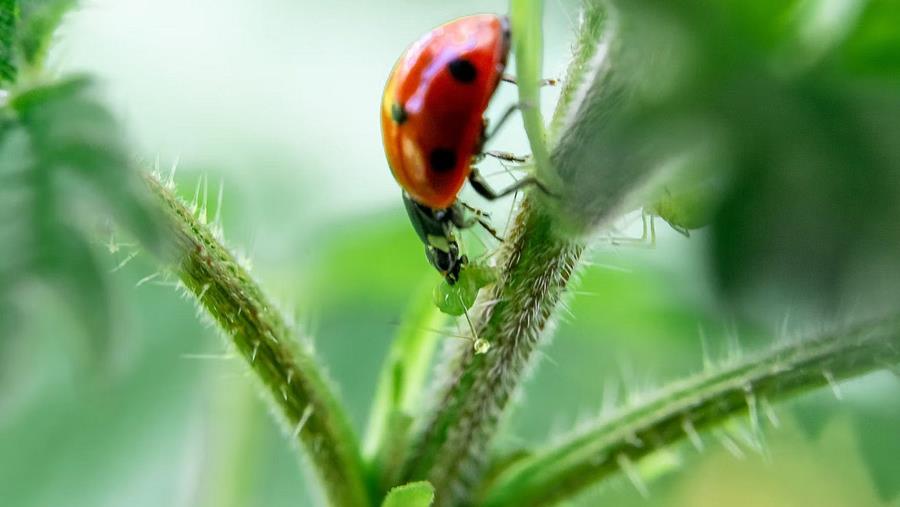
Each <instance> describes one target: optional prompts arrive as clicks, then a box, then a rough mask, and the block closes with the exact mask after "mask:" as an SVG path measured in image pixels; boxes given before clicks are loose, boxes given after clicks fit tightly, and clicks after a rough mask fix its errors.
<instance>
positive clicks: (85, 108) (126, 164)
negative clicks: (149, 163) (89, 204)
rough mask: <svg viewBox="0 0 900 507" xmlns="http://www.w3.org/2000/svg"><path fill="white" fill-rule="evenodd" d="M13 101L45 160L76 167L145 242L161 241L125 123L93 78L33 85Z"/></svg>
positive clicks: (51, 164) (59, 166)
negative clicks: (97, 90)
mask: <svg viewBox="0 0 900 507" xmlns="http://www.w3.org/2000/svg"><path fill="white" fill-rule="evenodd" d="M11 105H12V107H13V108H14V109H15V110H16V111H17V112H18V113H19V116H20V119H21V122H22V124H23V125H25V127H26V128H27V129H28V131H29V133H30V135H31V138H32V142H33V143H34V146H35V151H36V153H37V154H38V156H39V157H41V161H40V164H41V165H42V166H48V167H53V168H55V169H56V170H71V171H73V173H74V176H75V177H76V178H78V179H81V180H82V181H85V182H87V183H88V184H90V185H91V186H92V187H93V189H94V191H96V193H97V195H96V197H98V198H99V199H100V200H101V201H102V202H104V203H105V204H106V206H107V207H108V208H109V209H110V210H111V211H112V212H113V214H114V215H115V217H116V218H117V219H118V220H119V221H121V222H122V223H124V224H125V225H126V226H127V227H128V228H130V229H131V231H132V232H134V233H135V234H136V235H137V236H138V237H139V238H140V239H141V240H142V242H143V243H144V244H145V245H147V246H149V247H151V248H153V249H158V250H159V249H161V248H162V247H163V245H162V241H161V238H162V233H161V229H160V219H159V216H158V212H157V210H156V208H155V207H154V205H153V204H152V203H151V201H150V200H149V197H148V195H147V193H146V191H145V188H144V187H143V185H142V184H141V182H140V179H139V177H138V173H137V171H136V170H135V168H134V166H133V163H132V162H131V159H130V157H129V155H128V153H127V150H126V148H125V143H124V140H123V139H122V134H121V126H120V125H119V123H118V122H117V121H116V119H115V118H114V117H113V116H112V114H111V113H110V112H109V110H108V109H107V108H106V107H105V106H104V105H103V104H102V103H101V102H100V101H99V100H98V99H97V97H96V96H95V86H94V84H93V82H92V81H91V80H90V79H88V78H86V77H83V76H80V77H74V78H70V79H67V80H64V81H61V82H58V83H55V84H52V85H48V86H41V87H38V88H34V89H32V90H29V91H27V92H25V93H23V94H21V95H18V96H16V97H15V98H14V99H13V100H12V102H11Z"/></svg>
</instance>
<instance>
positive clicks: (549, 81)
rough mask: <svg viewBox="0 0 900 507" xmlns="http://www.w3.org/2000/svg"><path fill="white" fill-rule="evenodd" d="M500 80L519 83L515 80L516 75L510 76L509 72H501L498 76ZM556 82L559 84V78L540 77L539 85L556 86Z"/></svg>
mask: <svg viewBox="0 0 900 507" xmlns="http://www.w3.org/2000/svg"><path fill="white" fill-rule="evenodd" d="M500 80H501V81H504V82H506V83H512V84H514V85H518V84H519V82H518V81H517V80H516V77H515V76H511V75H509V74H503V76H502V77H501V78H500ZM558 84H559V79H556V78H552V77H551V78H547V79H541V82H540V85H541V86H556V85H558Z"/></svg>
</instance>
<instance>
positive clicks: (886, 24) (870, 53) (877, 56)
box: [834, 0, 900, 83]
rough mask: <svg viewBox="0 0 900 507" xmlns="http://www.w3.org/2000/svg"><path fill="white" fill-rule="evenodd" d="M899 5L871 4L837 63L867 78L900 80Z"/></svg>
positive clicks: (891, 0)
mask: <svg viewBox="0 0 900 507" xmlns="http://www.w3.org/2000/svg"><path fill="white" fill-rule="evenodd" d="M898 25H900V2H896V1H895V0H870V1H869V2H866V3H865V8H864V10H863V12H862V14H861V15H860V18H859V22H858V23H856V25H855V26H854V27H853V29H852V31H851V33H850V34H849V35H848V37H847V39H846V41H845V42H844V44H843V45H842V46H841V47H840V48H839V49H838V51H837V53H836V55H835V56H834V60H836V63H837V65H839V66H841V67H842V68H843V69H845V70H848V71H850V72H853V73H855V74H859V75H861V76H867V77H880V78H889V79H891V80H893V81H894V82H895V83H896V82H897V81H898V80H900V31H898V30H897V26H898Z"/></svg>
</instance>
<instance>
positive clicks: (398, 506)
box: [381, 481, 434, 507]
mask: <svg viewBox="0 0 900 507" xmlns="http://www.w3.org/2000/svg"><path fill="white" fill-rule="evenodd" d="M432 501H434V488H433V487H431V484H428V482H426V481H420V482H411V483H409V484H404V485H403V486H397V487H396V488H393V489H391V491H390V493H388V495H387V497H385V499H384V502H383V503H382V504H381V507H428V506H429V505H431V502H432Z"/></svg>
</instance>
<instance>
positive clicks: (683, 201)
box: [553, 0, 900, 312]
mask: <svg viewBox="0 0 900 507" xmlns="http://www.w3.org/2000/svg"><path fill="white" fill-rule="evenodd" d="M604 5H608V6H609V10H610V12H611V13H612V14H610V15H609V16H608V17H609V19H610V21H609V22H608V23H607V25H606V31H605V32H604V33H603V35H602V36H601V38H600V40H598V42H597V45H598V47H599V48H600V49H598V51H599V53H598V54H601V55H602V56H604V58H602V59H599V58H593V59H591V62H593V65H595V67H594V68H588V70H587V71H586V72H585V74H586V75H587V76H592V79H593V81H592V82H590V81H589V82H587V83H586V84H585V86H583V87H582V88H583V89H582V90H581V92H580V93H577V90H575V91H572V92H571V93H569V94H566V97H568V96H569V95H575V96H576V97H581V98H582V102H581V103H580V104H572V108H573V111H574V112H572V113H571V114H569V115H568V116H569V118H570V121H571V127H570V128H569V129H568V130H565V125H562V124H561V128H563V129H564V131H563V133H562V134H560V135H559V138H560V141H559V144H558V145H557V146H556V147H555V148H554V159H553V161H554V164H555V165H556V168H557V170H558V171H559V174H560V176H561V177H562V179H563V181H564V182H565V191H564V194H565V195H566V199H565V200H564V201H563V204H562V208H564V211H566V214H567V215H570V216H571V217H573V220H572V222H573V223H576V224H584V225H604V224H605V223H606V222H607V221H608V220H610V219H611V218H614V217H615V216H616V215H618V214H621V212H624V211H628V210H631V209H634V208H636V207H639V206H641V205H643V206H647V207H649V208H650V209H651V210H652V211H653V212H655V213H657V214H659V215H661V216H663V218H665V219H666V220H668V221H669V222H670V223H671V224H672V225H673V226H675V227H676V228H678V229H682V230H689V229H692V228H696V227H700V226H703V225H705V224H707V223H710V222H711V223H712V234H711V243H710V247H711V251H712V255H711V256H710V259H711V264H712V265H711V268H712V269H711V271H712V272H713V273H714V274H715V275H716V276H717V279H718V282H719V284H720V287H721V288H722V289H723V290H724V292H725V293H726V294H727V295H728V296H729V297H730V298H731V299H732V300H734V301H737V302H739V303H741V304H742V305H744V308H753V309H756V308H758V307H760V306H761V305H762V306H766V309H768V310H775V311H776V312H777V311H780V310H779V309H781V308H783V306H782V305H784V304H790V305H792V306H797V307H800V308H802V309H804V310H806V309H808V310H814V311H819V312H821V311H826V312H830V311H833V310H834V309H835V308H836V306H838V305H840V304H842V303H843V302H845V301H847V300H857V299H858V298H860V297H861V295H862V296H865V298H864V299H865V303H866V304H868V303H876V302H883V301H888V300H890V299H891V298H893V297H894V296H897V295H900V229H898V228H897V227H896V226H895V224H894V217H896V216H897V215H898V213H900V199H898V198H897V197H898V196H900V172H898V170H897V168H898V167H900V145H898V144H897V143H896V139H897V138H898V135H900V80H897V79H883V78H884V77H887V76H893V75H894V72H893V71H891V70H890V69H891V66H892V65H893V64H892V63H891V62H892V61H893V60H894V58H895V56H896V55H898V54H900V37H898V36H897V35H896V29H893V28H892V29H887V28H886V27H888V26H890V27H896V26H900V9H898V8H897V7H895V6H896V2H893V3H892V5H888V3H887V2H879V1H878V0H875V1H874V2H870V3H868V4H865V5H864V4H862V3H860V2H858V1H857V0H846V1H844V2H840V4H839V5H838V4H834V2H824V1H819V0H808V1H800V0H796V1H787V2H785V1H775V0H771V1H770V0H764V1H756V0H740V1H737V2H725V1H713V2H710V1H708V0H688V1H684V2H678V3H672V2H664V1H658V0H640V1H627V2H626V1H613V2H609V3H608V4H607V3H605V2H599V3H596V4H593V3H592V4H591V6H592V7H591V9H597V10H602V9H603V8H604V7H603V6H604ZM598 6H599V7H598ZM835 12H837V13H838V14H840V15H836V14H834V13H835ZM857 14H858V15H857ZM597 17H598V19H599V16H597ZM895 18H897V19H895ZM884 20H889V21H884ZM895 21H896V22H895ZM855 60H858V61H859V63H860V66H854V61H855ZM588 66H589V67H590V65H588ZM867 66H868V67H871V68H872V69H876V68H877V69H878V72H869V71H865V72H862V71H861V69H863V70H864V69H865V68H867ZM870 70H871V69H870ZM873 76H875V77H879V79H872V77H873ZM564 92H566V90H564ZM697 152H702V153H708V154H709V156H706V157H705V159H704V160H702V163H700V164H698V167H697V168H696V170H694V171H690V173H691V174H685V173H684V172H683V171H669V170H667V169H668V168H669V167H670V166H671V165H672V163H673V162H672V161H673V160H677V159H678V157H681V156H684V155H683V154H691V153H697ZM641 201H643V202H641Z"/></svg>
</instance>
